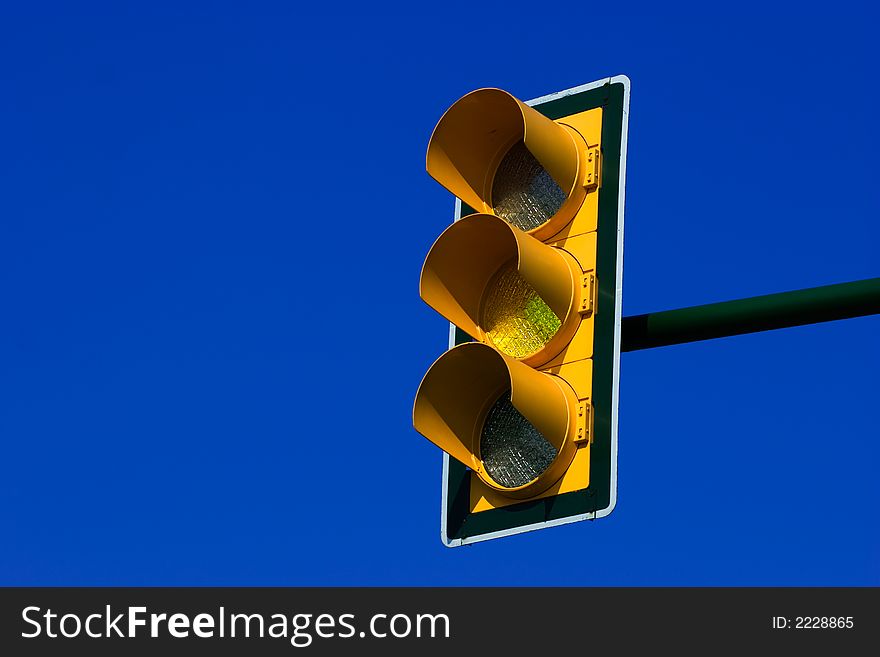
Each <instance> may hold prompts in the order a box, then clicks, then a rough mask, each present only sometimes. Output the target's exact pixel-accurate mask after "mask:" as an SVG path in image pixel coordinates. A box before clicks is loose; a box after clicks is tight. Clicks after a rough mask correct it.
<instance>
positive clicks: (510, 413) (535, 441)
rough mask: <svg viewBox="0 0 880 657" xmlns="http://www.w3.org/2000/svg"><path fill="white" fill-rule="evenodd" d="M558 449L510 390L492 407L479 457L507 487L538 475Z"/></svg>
mask: <svg viewBox="0 0 880 657" xmlns="http://www.w3.org/2000/svg"><path fill="white" fill-rule="evenodd" d="M556 453H557V450H556V448H555V447H554V446H553V445H551V444H550V443H549V442H548V441H547V439H546V438H544V436H543V435H541V432H540V431H538V430H537V429H536V428H535V427H534V426H533V425H532V423H531V422H529V421H528V420H527V419H526V418H525V417H523V415H522V414H521V413H520V412H519V411H518V410H516V407H515V406H514V405H513V404H512V403H511V401H510V390H508V391H507V392H505V393H504V394H503V395H501V397H499V398H498V401H496V402H495V404H494V405H493V406H492V408H491V409H489V414H488V415H487V416H486V421H485V422H484V423H483V431H482V433H481V435H480V458H481V459H482V461H483V466H484V467H485V468H486V474H488V475H489V476H490V477H491V478H492V480H493V481H495V482H496V483H498V484H500V485H502V486H506V487H507V488H516V487H518V486H525V485H526V484H527V483H529V482H530V481H533V480H535V479H537V478H538V477H539V476H540V475H541V474H542V473H543V472H544V471H545V470H546V469H547V468H549V467H550V464H551V463H552V462H553V459H555V458H556Z"/></svg>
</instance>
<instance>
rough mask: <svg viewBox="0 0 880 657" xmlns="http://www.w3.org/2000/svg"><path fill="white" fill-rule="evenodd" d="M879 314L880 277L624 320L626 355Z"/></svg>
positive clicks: (623, 330) (622, 341) (623, 344)
mask: <svg viewBox="0 0 880 657" xmlns="http://www.w3.org/2000/svg"><path fill="white" fill-rule="evenodd" d="M875 314H880V278H869V279H867V280H863V281H854V282H852V283H838V284H836V285H823V286H822V287H812V288H809V289H806V290H795V291H793V292H780V293H778V294H766V295H764V296H760V297H752V298H750V299H738V300H736V301H723V302H721V303H709V304H706V305H703V306H691V307H690V308H680V309H678V310H665V311H663V312H656V313H648V314H646V315H634V316H632V317H624V318H623V326H622V334H621V346H620V349H621V351H638V350H639V349H651V348H653V347H665V346H668V345H673V344H682V343H685V342H696V341H698V340H711V339H713V338H723V337H726V336H729V335H742V334H744V333H757V332H759V331H770V330H773V329H780V328H788V327H791V326H802V325H804V324H815V323H817V322H830V321H833V320H836V319H848V318H850V317H862V316H864V315H875Z"/></svg>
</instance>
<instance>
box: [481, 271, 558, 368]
mask: <svg viewBox="0 0 880 657" xmlns="http://www.w3.org/2000/svg"><path fill="white" fill-rule="evenodd" d="M481 314H482V317H481V320H482V321H481V325H482V328H483V331H484V332H485V333H486V336H487V337H488V338H489V340H490V341H491V343H492V344H493V345H494V346H495V347H496V348H497V349H498V350H499V351H501V352H502V353H504V354H507V355H508V356H511V357H513V358H519V359H522V358H527V357H529V356H531V355H532V354H534V353H536V352H537V351H539V350H540V349H542V348H543V347H544V346H545V345H546V344H547V343H548V342H550V340H551V338H553V336H554V335H556V332H557V331H558V330H559V328H560V326H562V321H561V320H560V319H559V317H558V316H557V315H556V313H554V312H553V310H552V309H551V308H550V306H548V305H547V303H546V302H545V301H544V299H542V298H541V296H540V295H539V294H538V292H537V291H536V290H535V288H534V287H532V286H531V284H529V282H528V281H527V280H526V279H525V278H523V277H522V276H521V275H520V273H519V270H518V269H517V266H516V261H515V260H511V261H509V262H508V263H507V264H506V265H504V266H503V267H502V268H501V269H500V270H499V271H498V273H497V274H496V275H495V277H494V278H493V279H492V280H491V281H490V282H489V285H488V286H487V291H486V295H485V298H484V302H483V308H482V313H481Z"/></svg>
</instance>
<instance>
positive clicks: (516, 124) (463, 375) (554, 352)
mask: <svg viewBox="0 0 880 657" xmlns="http://www.w3.org/2000/svg"><path fill="white" fill-rule="evenodd" d="M628 100H629V81H628V80H627V79H626V78H624V77H617V78H609V79H607V80H603V81H600V82H597V83H593V84H591V85H585V86H583V87H579V88H577V89H573V90H569V91H567V92H561V93H559V94H553V95H551V96H548V97H545V98H542V99H538V100H537V101H532V102H531V103H523V102H522V101H520V100H518V99H516V98H515V97H513V96H512V95H510V94H508V93H506V92H504V91H502V90H500V89H480V90H477V91H474V92H472V93H470V94H467V95H466V96H464V97H463V98H461V99H460V100H459V101H457V102H456V103H455V104H453V105H452V106H451V107H450V108H449V110H447V112H446V113H445V114H444V115H443V117H442V118H441V119H440V121H439V123H438V124H437V126H436V128H435V129H434V133H433V135H432V136H431V140H430V142H429V145H428V152H427V157H426V168H427V171H428V173H429V174H430V175H431V176H432V177H434V178H435V179H436V180H437V181H438V182H440V184H442V185H443V186H444V187H446V188H447V189H448V190H449V191H451V192H452V193H453V194H454V195H455V196H456V197H457V198H458V199H460V200H459V201H458V202H457V212H456V214H457V217H456V219H457V220H456V221H455V222H454V223H453V224H452V225H451V226H449V227H448V228H447V229H446V230H445V231H443V233H442V234H441V235H440V236H439V237H438V239H437V240H436V242H435V243H434V245H433V246H432V247H431V249H430V251H429V253H428V255H427V258H426V260H425V263H424V266H423V268H422V274H421V280H420V294H421V296H422V298H423V299H424V300H425V302H426V303H428V305H430V306H431V307H432V308H434V309H435V310H436V311H437V312H439V313H440V314H441V315H443V316H444V317H445V318H446V319H448V320H449V321H450V322H451V324H452V325H453V326H454V327H456V328H455V330H454V331H453V332H452V334H451V335H452V336H453V339H451V340H450V342H451V344H450V347H451V349H450V350H449V351H447V352H446V353H444V354H443V355H441V356H440V357H439V358H438V359H437V361H436V362H435V363H434V364H433V365H432V366H431V367H430V369H429V370H428V372H427V373H426V375H425V377H424V379H423V381H422V383H421V385H420V386H419V390H418V392H417V394H416V400H415V405H414V408H413V425H414V427H415V428H416V430H417V431H419V432H420V433H421V434H422V435H424V436H425V437H427V438H428V439H429V440H430V441H431V442H433V443H434V444H436V445H437V446H438V447H440V448H441V449H442V450H443V451H444V452H445V454H446V456H444V488H443V507H444V508H443V520H442V523H441V525H442V538H443V541H444V543H445V544H446V545H449V546H456V545H461V544H464V543H470V542H474V541H478V540H485V539H487V538H495V537H499V536H504V535H508V534H512V533H518V532H522V531H528V530H531V529H538V528H541V527H545V526H550V525H555V524H562V523H564V522H573V521H575V520H580V519H586V518H596V517H602V516H604V515H607V514H608V513H610V512H611V510H612V509H613V507H614V504H615V501H616V467H617V466H616V462H617V458H616V454H617V383H618V380H619V379H618V370H619V367H618V364H619V353H620V309H621V305H620V273H621V269H622V266H621V265H622V244H623V242H622V235H623V232H622V231H623V180H624V178H623V176H624V169H625V167H624V163H625V146H626V113H627V109H628ZM462 215H466V216H462ZM450 457H451V458H450Z"/></svg>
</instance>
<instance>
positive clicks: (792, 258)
mask: <svg viewBox="0 0 880 657" xmlns="http://www.w3.org/2000/svg"><path fill="white" fill-rule="evenodd" d="M181 4H182V3H140V6H138V7H137V8H135V5H134V4H133V3H126V6H125V8H119V7H117V6H115V5H116V3H108V4H106V5H98V4H92V5H90V6H91V8H90V9H82V8H79V9H71V8H70V7H69V6H66V3H65V4H64V5H62V3H58V4H45V3H24V4H21V7H26V10H25V9H21V8H19V7H12V6H11V5H10V4H7V5H6V6H5V7H4V9H3V10H2V14H0V62H2V63H0V153H2V155H0V307H2V315H3V321H2V322H0V450H2V452H0V583H2V584H9V585H11V584H17V585H45V584H87V585H108V584H109V585H124V584H133V585H134V584H137V585H154V584H170V585H173V584H179V585H190V584H191V585H197V584H210V585H220V584H229V585H245V584H261V585H507V584H524V585H541V584H547V585H557V584H564V585H567V584H577V585H667V584H668V585H745V584H749V585H878V584H880V522H878V519H880V518H878V517H880V485H878V475H877V472H878V467H880V440H878V439H880V428H878V417H877V408H878V391H880V383H878V372H880V345H878V334H880V317H871V318H864V319H853V320H846V321H840V322H835V323H829V324H824V325H816V326H811V327H803V328H797V329H789V330H783V331H776V332H770V333H763V334H757V335H751V336H743V337H737V338H729V339H724V340H716V341H711V342H705V343H699V344H692V345H687V346H677V347H670V348H666V349H659V350H653V351H645V352H636V353H631V354H624V356H623V359H622V376H621V381H622V387H621V400H620V408H621V417H620V461H619V468H620V469H619V473H620V475H619V476H620V479H619V482H620V483H619V500H618V505H617V508H616V510H615V511H614V513H613V514H612V515H611V516H610V517H608V518H606V519H603V520H600V521H596V522H592V523H590V522H582V523H578V524H575V525H569V526H566V527H560V528H554V529H550V530H546V531H541V532H535V533H532V534H528V535H523V536H517V537H513V538H508V539H505V540H501V541H492V542H488V543H483V544H479V545H476V546H471V547H468V548H462V549H456V550H449V549H446V548H444V547H443V546H442V545H441V543H440V539H439V511H440V467H441V457H440V452H439V451H438V450H437V449H436V448H435V447H434V446H433V445H431V444H430V443H428V441H426V440H425V439H424V438H422V437H421V436H419V435H418V434H416V433H415V431H414V430H413V429H412V427H411V418H410V412H411V408H412V401H413V396H414V394H415V391H416V388H417V386H418V383H419V381H420V379H421V376H422V374H423V373H424V371H425V370H426V369H427V367H428V366H429V365H430V364H431V363H432V362H433V360H434V359H435V358H436V357H437V356H438V355H439V354H440V353H441V351H442V350H443V349H444V347H445V344H446V332H447V325H446V323H445V322H444V320H443V319H441V318H440V316H439V315H437V314H436V313H434V312H433V311H432V310H431V309H429V308H428V307H427V306H426V305H425V304H424V303H423V302H422V301H421V300H420V299H419V297H418V277H419V270H420V267H421V263H422V259H423V257H424V255H425V253H426V251H427V249H428V247H429V246H430V245H431V243H432V242H433V240H434V238H435V237H436V236H437V235H438V234H439V233H440V231H441V230H442V229H443V228H444V226H446V225H447V224H448V223H449V221H450V220H451V216H452V206H453V202H452V198H451V196H450V195H449V194H448V193H447V192H446V191H445V190H443V189H442V188H441V187H440V186H439V185H437V184H436V183H435V182H434V181H433V180H432V179H430V178H429V177H428V175H427V174H426V173H425V171H424V152H425V147H426V144H427V140H428V137H429V136H430V132H431V129H432V128H433V126H434V124H435V122H436V121H437V120H438V119H439V117H440V115H441V114H442V112H443V111H444V109H445V108H446V107H447V106H448V105H449V104H451V103H452V102H453V101H455V100H456V99H457V98H458V97H460V96H461V95H463V94H464V93H466V92H468V91H470V90H472V89H475V88H478V87H482V86H498V87H501V88H504V89H506V90H508V91H510V92H512V93H513V94H515V95H517V96H519V97H520V98H524V99H528V98H533V97H536V96H540V95H544V94H547V93H551V92H554V91H558V90H561V89H565V88H569V87H573V86H576V85H579V84H582V83H585V82H589V81H592V80H595V79H598V78H601V77H606V76H609V75H614V74H620V73H622V74H626V75H628V76H629V77H630V79H631V80H632V101H631V119H630V134H629V139H630V141H629V162H628V180H627V200H626V242H625V244H626V245H625V258H624V262H625V274H624V297H623V299H624V313H625V314H627V315H631V314H638V313H644V312H648V311H652V310H662V309H667V308H674V307H681V306H686V305H692V304H698V303H706V302H711V301H721V300H726V299H733V298H741V297H747V296H752V295H758V294H764V293H769V292H776V291H783V290H789V289H797V288H803V287H809V286H814V285H822V284H826V283H837V282H843V281H849V280H856V279H861V278H870V277H875V276H880V222H878V216H880V212H878V210H880V194H878V174H880V166H878V153H880V129H878V123H877V116H876V115H877V106H878V100H880V92H878V87H877V64H878V62H880V53H878V46H877V37H876V30H875V28H876V24H877V18H878V16H877V15H876V14H872V15H868V14H867V13H864V12H865V11H867V10H862V13H857V12H856V11H852V10H850V8H848V6H847V3H844V2H835V3H833V5H823V6H822V7H820V8H819V10H816V11H814V10H812V9H810V8H807V6H806V5H803V4H799V5H792V6H790V7H788V8H786V9H785V10H779V11H778V12H777V11H776V10H774V9H773V8H772V3H766V2H761V3H755V4H748V3H745V4H744V3H736V4H735V6H734V5H731V6H729V7H723V8H719V7H718V6H716V5H707V4H705V3H700V4H699V5H694V6H693V7H677V6H675V5H673V4H669V3H663V5H662V11H657V10H656V9H652V8H651V7H652V6H653V7H656V5H655V4H654V3H651V5H647V6H645V7H643V8H639V7H638V6H636V5H634V4H632V3H626V4H625V5H621V9H620V11H619V12H616V13H607V12H604V11H602V10H600V9H593V8H592V6H593V5H596V4H600V5H604V6H608V5H609V4H611V3H579V5H578V6H579V7H583V9H578V10H576V12H577V13H569V12H565V13H563V12H561V11H554V6H553V3H545V4H544V5H541V6H537V7H536V6H535V5H534V4H533V3H531V6H532V8H531V9H528V7H529V5H522V6H516V5H514V4H511V3H500V2H498V3H491V4H487V5H484V6H483V7H482V8H475V7H474V6H473V5H472V4H471V3H458V2H453V3H442V4H439V3H437V4H431V5H430V6H428V5H426V6H425V8H423V9H415V8H413V5H412V4H409V5H406V6H403V7H393V6H386V5H364V4H359V5H357V6H354V7H346V6H344V5H337V4H334V5H333V6H330V5H327V9H326V10H324V13H301V12H300V11H299V10H297V9H295V8H294V7H295V4H297V3H276V4H267V3H246V4H244V5H242V4H241V3H217V2H212V3H204V4H203V5H201V6H200V5H198V4H193V3H186V4H187V5H188V8H185V9H184V8H181V7H180V5H181ZM566 4H567V5H569V6H570V5H572V3H566ZM853 6H866V5H865V3H858V5H853ZM309 11H310V12H316V11H318V10H315V9H311V10H309Z"/></svg>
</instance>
